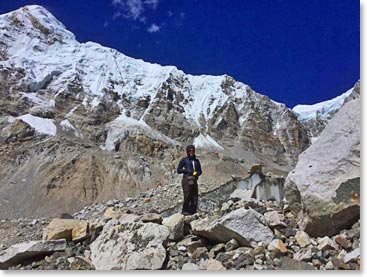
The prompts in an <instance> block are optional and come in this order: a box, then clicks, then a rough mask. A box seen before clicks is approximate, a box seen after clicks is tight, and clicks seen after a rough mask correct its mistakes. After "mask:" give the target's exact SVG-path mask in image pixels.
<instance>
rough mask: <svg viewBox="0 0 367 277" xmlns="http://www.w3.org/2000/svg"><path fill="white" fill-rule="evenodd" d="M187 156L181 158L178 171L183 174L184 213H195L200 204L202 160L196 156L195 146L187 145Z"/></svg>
mask: <svg viewBox="0 0 367 277" xmlns="http://www.w3.org/2000/svg"><path fill="white" fill-rule="evenodd" d="M186 154H187V157H186V158H183V159H181V161H180V162H179V164H178V167H177V173H178V174H183V177H182V189H183V197H184V202H183V207H182V214H183V215H190V214H195V213H196V210H197V205H198V197H199V192H198V179H199V176H200V175H201V174H202V171H201V165H200V161H199V160H198V159H197V158H196V156H195V146H194V145H188V146H187V147H186Z"/></svg>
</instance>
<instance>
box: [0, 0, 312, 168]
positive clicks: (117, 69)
mask: <svg viewBox="0 0 367 277" xmlns="http://www.w3.org/2000/svg"><path fill="white" fill-rule="evenodd" d="M0 42H1V43H0V57H1V58H0V74H1V72H3V74H4V75H6V76H7V77H6V78H7V80H6V86H7V91H12V93H13V95H15V96H14V97H16V98H17V100H16V101H20V102H21V103H24V105H21V106H20V107H19V108H18V109H16V110H15V111H12V113H11V115H12V116H13V117H23V118H25V119H27V118H28V117H29V116H28V115H27V114H29V113H30V112H29V109H30V108H32V107H34V106H41V107H42V106H43V107H45V106H46V107H48V108H51V109H54V114H55V117H54V118H50V119H51V120H52V123H53V124H55V126H56V134H55V132H53V131H52V132H51V131H48V132H47V133H46V134H48V135H56V136H57V135H59V134H62V135H64V134H66V135H73V134H74V136H76V137H78V138H84V139H89V140H90V141H92V142H94V143H95V142H97V143H98V145H99V146H101V147H105V148H106V149H108V150H111V151H113V150H114V149H120V148H119V144H121V143H122V140H124V139H125V138H126V139H127V138H128V136H137V135H143V136H146V137H149V138H150V139H151V140H153V141H155V142H157V141H160V142H162V143H164V144H166V145H167V147H172V146H175V145H177V144H178V145H180V146H184V144H186V143H194V142H195V143H197V144H198V145H200V147H202V148H205V149H207V150H209V151H226V150H228V148H231V147H232V148H235V149H238V148H241V149H246V151H251V152H254V153H255V152H256V153H258V154H260V155H261V156H262V157H263V156H266V157H270V159H271V160H272V161H277V162H280V163H281V164H283V165H285V164H288V163H293V162H294V161H295V160H296V158H297V156H298V154H299V153H300V152H301V151H302V150H303V149H304V148H305V147H307V145H308V142H307V138H305V136H304V134H303V133H304V132H303V130H301V129H300V125H299V122H298V121H297V119H296V118H295V116H294V115H293V114H292V112H291V111H290V110H289V109H288V108H287V107H286V106H285V105H284V104H280V103H276V102H274V101H272V100H271V99H269V98H268V97H266V96H264V95H261V94H258V93H256V92H255V91H253V90H252V89H251V88H250V87H249V86H248V85H246V84H243V83H241V82H239V81H236V80H234V79H233V78H232V77H230V76H228V75H221V76H209V75H200V76H193V75H189V74H185V73H184V72H183V71H182V70H179V69H177V68H176V67H175V66H161V65H159V64H153V63H148V62H145V61H143V60H139V59H134V58H130V57H128V56H126V55H124V54H122V53H120V52H118V51H116V50H114V49H111V48H108V47H104V46H102V45H100V44H98V43H94V42H86V43H79V42H78V41H77V40H76V38H75V36H74V35H73V34H72V33H71V32H70V31H68V30H67V29H66V28H65V26H64V25H63V24H62V23H60V22H59V21H58V20H57V19H56V18H55V17H54V16H53V15H52V14H51V13H49V12H48V11H47V10H46V9H45V8H43V7H41V6H37V5H30V6H26V7H23V8H20V9H18V10H16V11H13V12H10V13H8V14H4V15H1V16H0ZM9 75H10V76H15V77H14V80H12V81H11V82H10V78H9ZM0 77H1V76H0ZM32 115H33V116H39V115H38V114H36V115H34V114H32ZM28 121H29V120H28ZM29 122H30V123H32V124H33V123H34V122H40V120H39V119H37V118H34V117H32V121H29ZM33 125H34V124H33ZM36 131H37V132H40V133H42V132H43V133H45V131H44V130H41V129H40V128H36ZM63 131H64V132H63ZM201 134H202V135H201ZM130 139H132V137H130ZM156 145H159V143H158V144H156ZM274 145H276V146H274ZM154 147H155V146H154ZM236 152H237V150H236Z"/></svg>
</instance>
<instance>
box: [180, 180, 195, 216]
mask: <svg viewBox="0 0 367 277" xmlns="http://www.w3.org/2000/svg"><path fill="white" fill-rule="evenodd" d="M182 190H183V198H184V202H183V207H182V213H189V214H195V213H196V210H197V206H198V198H199V192H198V183H197V182H196V183H195V184H194V185H189V183H188V181H187V179H186V178H185V177H184V178H182Z"/></svg>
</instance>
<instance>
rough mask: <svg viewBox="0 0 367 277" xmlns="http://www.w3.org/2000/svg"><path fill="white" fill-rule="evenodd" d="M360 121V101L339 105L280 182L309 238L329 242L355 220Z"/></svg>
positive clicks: (357, 210)
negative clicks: (328, 237)
mask: <svg viewBox="0 0 367 277" xmlns="http://www.w3.org/2000/svg"><path fill="white" fill-rule="evenodd" d="M360 118H361V114H360V98H356V99H353V100H351V101H349V102H347V103H345V105H344V106H343V107H342V108H341V109H340V110H339V112H338V113H337V114H336V115H335V116H334V117H333V118H332V119H331V120H330V122H329V124H328V125H327V126H326V128H325V129H324V130H323V132H322V133H321V134H320V137H319V138H318V139H317V140H316V141H315V142H314V143H313V144H312V145H311V146H310V147H309V148H308V149H307V150H306V151H304V152H303V153H302V154H301V155H300V157H299V161H298V163H297V166H296V167H295V169H294V170H293V171H292V172H290V173H289V175H288V177H287V179H286V182H285V187H286V189H285V191H286V198H287V200H288V201H289V203H290V208H291V209H292V210H293V211H294V213H295V214H297V216H298V219H299V226H300V228H301V229H303V230H305V231H306V232H307V233H308V234H310V235H312V236H315V237H317V236H320V237H322V236H333V235H335V234H336V233H337V232H338V231H340V230H342V229H345V228H348V227H350V226H351V225H352V224H353V223H355V222H356V221H357V220H358V219H359V217H360V205H359V196H360V122H361V120H360Z"/></svg>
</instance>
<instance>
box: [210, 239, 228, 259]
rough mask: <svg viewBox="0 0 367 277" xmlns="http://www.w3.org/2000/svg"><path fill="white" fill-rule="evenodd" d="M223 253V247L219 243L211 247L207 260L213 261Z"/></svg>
mask: <svg viewBox="0 0 367 277" xmlns="http://www.w3.org/2000/svg"><path fill="white" fill-rule="evenodd" d="M222 251H225V245H224V243H219V244H217V245H215V246H213V247H212V249H210V251H209V258H211V259H213V258H215V257H216V256H217V254H218V253H219V252H222Z"/></svg>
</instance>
